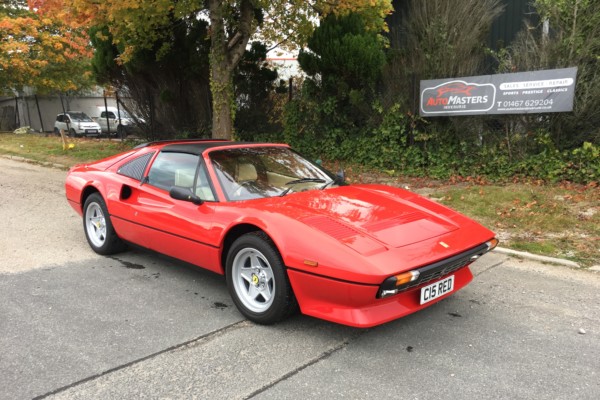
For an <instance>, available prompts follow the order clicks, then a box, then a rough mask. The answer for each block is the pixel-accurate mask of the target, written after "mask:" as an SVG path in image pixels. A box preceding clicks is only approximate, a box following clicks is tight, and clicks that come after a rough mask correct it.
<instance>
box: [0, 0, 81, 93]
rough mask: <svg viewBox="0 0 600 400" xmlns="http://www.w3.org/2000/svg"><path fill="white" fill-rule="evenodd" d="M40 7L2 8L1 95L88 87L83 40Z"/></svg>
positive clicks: (20, 1)
mask: <svg viewBox="0 0 600 400" xmlns="http://www.w3.org/2000/svg"><path fill="white" fill-rule="evenodd" d="M29 3H31V4H29ZM34 5H35V6H37V7H35V8H34ZM51 5H53V3H52V4H51ZM40 6H43V4H37V3H36V2H33V1H31V2H28V1H26V0H9V1H5V2H3V3H2V4H1V5H0V92H3V93H12V92H13V91H15V90H21V89H22V88H23V86H32V87H35V88H36V89H37V91H38V92H42V93H43V92H49V91H54V90H58V91H66V90H76V89H79V88H81V87H83V86H86V85H88V84H89V83H90V80H89V78H90V77H91V74H90V71H89V59H90V57H91V48H90V46H89V43H88V40H87V35H86V34H85V32H82V30H81V29H79V28H78V27H77V25H76V24H72V23H71V21H70V20H68V19H63V18H61V17H60V16H55V15H53V14H52V13H51V12H50V11H51V9H50V8H48V7H46V8H43V7H40Z"/></svg>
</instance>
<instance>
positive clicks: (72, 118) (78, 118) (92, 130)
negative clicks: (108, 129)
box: [54, 111, 102, 136]
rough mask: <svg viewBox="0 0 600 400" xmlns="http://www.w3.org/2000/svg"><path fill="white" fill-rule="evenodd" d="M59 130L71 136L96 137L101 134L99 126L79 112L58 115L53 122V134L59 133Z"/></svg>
mask: <svg viewBox="0 0 600 400" xmlns="http://www.w3.org/2000/svg"><path fill="white" fill-rule="evenodd" d="M61 129H62V130H64V131H65V132H67V133H68V134H69V135H71V136H98V135H100V134H101V133H102V130H101V128H100V125H98V123H97V122H94V120H92V119H91V118H90V117H89V116H88V115H87V114H86V113H84V112H81V111H67V112H66V113H62V114H58V115H57V116H56V122H54V133H56V134H58V133H60V130H61Z"/></svg>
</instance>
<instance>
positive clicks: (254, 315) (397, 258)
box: [65, 140, 497, 327]
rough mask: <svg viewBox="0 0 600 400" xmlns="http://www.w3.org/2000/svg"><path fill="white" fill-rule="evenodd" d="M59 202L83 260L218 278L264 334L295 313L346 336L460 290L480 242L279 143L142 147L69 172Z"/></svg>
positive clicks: (432, 206) (464, 228) (403, 199)
mask: <svg viewBox="0 0 600 400" xmlns="http://www.w3.org/2000/svg"><path fill="white" fill-rule="evenodd" d="M65 186H66V196H67V199H68V201H69V204H70V205H71V206H72V207H73V208H74V209H75V211H77V212H78V213H79V214H80V215H81V216H82V217H83V229H84V232H85V235H86V238H87V241H88V243H89V245H90V246H91V248H92V249H93V250H94V251H95V252H96V253H99V254H103V255H108V254H113V253H116V252H119V251H122V250H124V249H125V247H126V244H127V243H133V244H135V245H137V246H141V247H144V248H148V249H151V250H154V251H156V252H159V253H163V254H166V255H168V256H171V257H174V258H177V259H180V260H183V261H185V262H187V263H191V264H194V265H197V266H199V267H202V268H206V269H208V270H210V271H214V272H216V273H218V274H222V275H225V278H226V282H227V287H228V290H229V293H230V294H231V297H232V299H233V301H234V303H235V304H236V306H237V307H238V309H239V311H240V312H241V313H242V314H243V315H244V316H245V317H246V318H248V319H250V320H252V321H254V322H257V323H261V324H270V323H274V322H276V321H279V320H281V319H283V318H285V317H287V316H289V315H290V314H291V313H293V312H295V311H296V310H297V309H298V308H299V309H300V311H301V312H302V313H304V314H306V315H310V316H313V317H317V318H322V319H325V320H328V321H333V322H336V323H340V324H345V325H350V326H355V327H371V326H375V325H379V324H382V323H385V322H388V321H391V320H393V319H396V318H400V317H402V316H405V315H407V314H410V313H413V312H415V311H418V310H420V309H422V308H425V307H427V306H430V305H431V304H434V303H436V302H437V301H439V300H441V299H443V298H445V297H447V296H449V295H451V294H452V293H454V292H456V291H457V290H459V289H461V288H463V287H464V286H465V285H467V284H468V283H469V282H470V281H471V280H472V278H473V275H472V274H471V271H470V270H469V265H470V264H471V263H472V262H473V261H474V260H475V259H477V258H478V257H480V256H482V255H483V254H484V253H486V252H488V251H490V250H491V249H492V248H494V247H495V245H496V243H497V240H496V239H495V237H494V233H493V232H491V231H489V230H488V229H486V228H484V227H483V226H481V225H479V224H478V223H476V222H474V221H472V220H471V219H469V218H467V217H465V216H463V215H461V214H459V213H457V212H455V211H452V210H450V209H448V208H446V207H444V206H442V205H440V204H438V203H435V202H433V201H430V200H428V199H426V198H424V197H421V196H419V195H417V194H415V193H412V192H409V191H406V190H403V189H399V188H395V187H389V186H384V185H363V184H357V185H347V184H346V183H345V182H344V179H343V177H342V176H341V174H338V175H333V174H331V173H330V172H328V171H326V170H325V169H323V168H322V167H321V166H319V165H318V164H315V163H313V162H311V161H308V160H307V159H305V158H303V157H302V156H300V155H299V154H298V153H296V152H295V151H293V150H292V149H290V147H289V146H287V145H284V144H262V143H238V142H228V141H218V140H183V141H182V140H179V141H165V142H154V143H147V144H143V145H140V146H138V147H136V148H135V149H133V150H131V151H128V152H125V153H122V154H119V155H116V156H113V157H110V158H107V159H104V160H100V161H97V162H94V163H90V164H84V165H78V166H75V167H73V168H72V169H71V170H70V171H69V173H68V176H67V180H66V184H65Z"/></svg>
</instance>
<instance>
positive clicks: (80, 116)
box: [69, 113, 93, 122]
mask: <svg viewBox="0 0 600 400" xmlns="http://www.w3.org/2000/svg"><path fill="white" fill-rule="evenodd" d="M69 115H70V116H71V119H72V120H73V121H79V122H93V121H92V119H91V118H90V117H88V116H87V114H86V113H70V114H69Z"/></svg>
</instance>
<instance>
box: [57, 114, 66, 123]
mask: <svg viewBox="0 0 600 400" xmlns="http://www.w3.org/2000/svg"><path fill="white" fill-rule="evenodd" d="M64 119H65V116H64V115H62V114H60V115H58V116H57V117H56V120H57V121H58V122H63V120H64Z"/></svg>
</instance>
